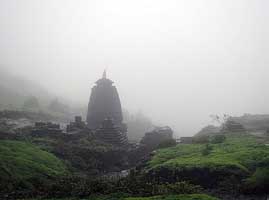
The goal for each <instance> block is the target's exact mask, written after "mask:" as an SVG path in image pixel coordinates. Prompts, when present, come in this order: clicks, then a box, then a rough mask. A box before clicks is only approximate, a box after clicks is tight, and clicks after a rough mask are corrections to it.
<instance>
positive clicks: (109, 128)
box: [87, 72, 128, 146]
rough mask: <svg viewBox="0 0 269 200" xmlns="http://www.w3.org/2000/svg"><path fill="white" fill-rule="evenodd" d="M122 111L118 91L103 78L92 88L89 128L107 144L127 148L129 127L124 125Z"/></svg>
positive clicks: (104, 76)
mask: <svg viewBox="0 0 269 200" xmlns="http://www.w3.org/2000/svg"><path fill="white" fill-rule="evenodd" d="M122 120H123V117H122V109H121V102H120V98H119V95H118V91H117V89H116V87H115V86H113V82H112V81H111V80H109V79H107V78H106V72H104V74H103V77H102V78H101V79H99V80H98V81H97V82H96V85H95V86H94V87H93V88H92V93H91V97H90V102H89V106H88V114H87V126H88V128H89V129H91V130H95V136H96V137H97V138H98V139H100V140H101V141H103V142H105V143H109V144H112V145H115V146H125V145H126V144H127V143H128V142H127V126H126V125H125V124H124V123H122Z"/></svg>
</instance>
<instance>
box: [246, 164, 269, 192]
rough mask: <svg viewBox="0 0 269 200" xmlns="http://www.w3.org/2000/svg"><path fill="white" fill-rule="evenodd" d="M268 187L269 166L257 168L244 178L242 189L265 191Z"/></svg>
mask: <svg viewBox="0 0 269 200" xmlns="http://www.w3.org/2000/svg"><path fill="white" fill-rule="evenodd" d="M268 188H269V168H258V169H257V170H256V171H255V173H254V174H253V175H252V176H251V177H250V178H248V179H247V180H246V182H245V187H244V190H245V192H246V193H251V194H253V193H254V194H255V193H265V194H266V193H267V194H268Z"/></svg>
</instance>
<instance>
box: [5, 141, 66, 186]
mask: <svg viewBox="0 0 269 200" xmlns="http://www.w3.org/2000/svg"><path fill="white" fill-rule="evenodd" d="M65 173H67V170H66V167H65V165H64V164H63V163H62V161H60V160H59V159H58V158H56V157H55V156H54V155H53V154H51V153H48V152H46V151H43V150H41V149H40V148H38V147H36V146H34V145H32V144H29V143H25V142H18V141H9V140H1V141H0V177H1V181H0V183H1V184H3V183H4V182H5V181H6V182H8V183H9V184H18V183H23V184H24V185H25V184H30V185H31V181H32V180H33V179H34V180H39V181H43V180H47V179H49V178H52V177H55V176H58V175H63V174H65ZM2 187H3V185H2ZM10 187H12V186H10Z"/></svg>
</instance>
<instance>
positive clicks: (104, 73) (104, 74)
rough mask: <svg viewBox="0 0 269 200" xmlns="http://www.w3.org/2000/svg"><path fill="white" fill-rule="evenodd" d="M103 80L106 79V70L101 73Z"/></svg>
mask: <svg viewBox="0 0 269 200" xmlns="http://www.w3.org/2000/svg"><path fill="white" fill-rule="evenodd" d="M103 79H106V69H105V70H104V72H103Z"/></svg>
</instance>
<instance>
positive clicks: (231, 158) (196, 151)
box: [148, 135, 269, 172]
mask: <svg viewBox="0 0 269 200" xmlns="http://www.w3.org/2000/svg"><path fill="white" fill-rule="evenodd" d="M210 146H211V147H212V150H211V152H210V153H209V155H206V156H204V155H202V150H203V149H204V148H205V145H204V144H181V145H177V146H176V147H172V148H167V149H161V150H159V151H158V152H157V153H156V154H155V155H154V156H153V158H152V160H151V161H150V162H149V165H148V168H149V169H156V168H160V167H165V168H169V169H180V168H181V167H184V168H192V167H196V168H203V167H210V168H223V167H231V166H232V167H236V168H240V169H241V170H243V171H246V172H251V171H254V170H255V167H256V166H257V165H259V164H261V165H267V166H269V147H268V146H265V145H264V144H259V143H257V141H256V139H255V137H254V136H250V135H227V138H226V140H225V142H224V143H221V144H211V145H210Z"/></svg>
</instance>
